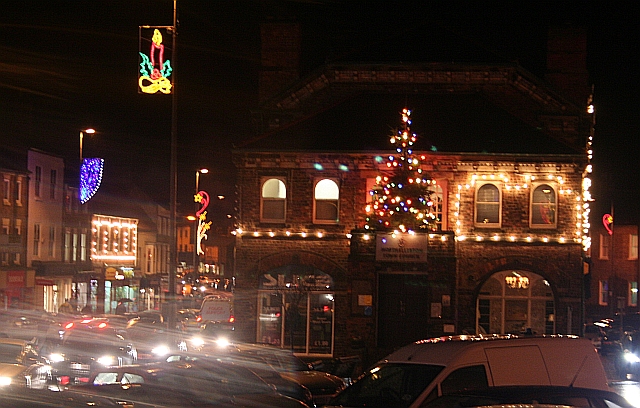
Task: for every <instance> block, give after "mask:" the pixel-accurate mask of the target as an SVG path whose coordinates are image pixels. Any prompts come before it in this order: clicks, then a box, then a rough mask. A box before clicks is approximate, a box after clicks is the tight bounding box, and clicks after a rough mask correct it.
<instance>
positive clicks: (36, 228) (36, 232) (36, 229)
mask: <svg viewBox="0 0 640 408" xmlns="http://www.w3.org/2000/svg"><path fill="white" fill-rule="evenodd" d="M33 255H34V256H40V224H33Z"/></svg>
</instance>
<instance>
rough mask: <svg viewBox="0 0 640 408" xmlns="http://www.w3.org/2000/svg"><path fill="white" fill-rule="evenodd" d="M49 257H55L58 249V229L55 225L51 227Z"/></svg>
mask: <svg viewBox="0 0 640 408" xmlns="http://www.w3.org/2000/svg"><path fill="white" fill-rule="evenodd" d="M48 244H49V251H48V254H49V256H51V257H52V256H55V248H56V227H54V226H53V225H52V226H50V227H49V242H48Z"/></svg>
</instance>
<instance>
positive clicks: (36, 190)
mask: <svg viewBox="0 0 640 408" xmlns="http://www.w3.org/2000/svg"><path fill="white" fill-rule="evenodd" d="M35 173H36V174H35V182H34V184H33V187H34V195H35V196H36V197H40V190H41V189H42V167H40V166H36V172H35Z"/></svg>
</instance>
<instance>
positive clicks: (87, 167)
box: [78, 158, 104, 204]
mask: <svg viewBox="0 0 640 408" xmlns="http://www.w3.org/2000/svg"><path fill="white" fill-rule="evenodd" d="M103 169H104V160H103V159H99V158H93V159H83V160H82V166H81V167H80V191H78V199H79V200H80V203H81V204H84V203H86V202H87V201H89V200H90V199H91V197H93V196H94V194H95V193H96V192H97V191H98V189H99V188H100V183H101V182H102V171H103Z"/></svg>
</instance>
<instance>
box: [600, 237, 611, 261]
mask: <svg viewBox="0 0 640 408" xmlns="http://www.w3.org/2000/svg"><path fill="white" fill-rule="evenodd" d="M610 246H611V236H610V235H608V234H600V253H599V255H600V259H609V247H610Z"/></svg>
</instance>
